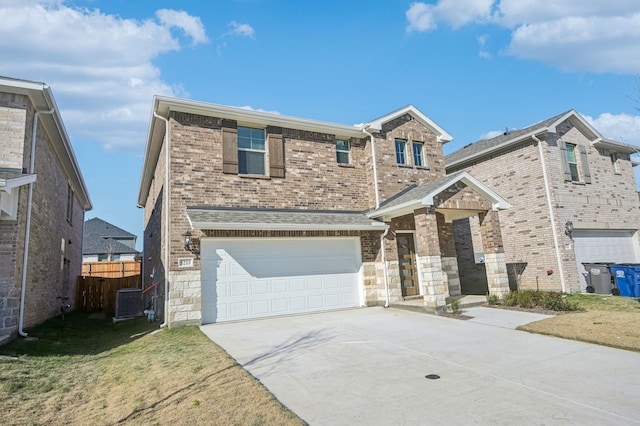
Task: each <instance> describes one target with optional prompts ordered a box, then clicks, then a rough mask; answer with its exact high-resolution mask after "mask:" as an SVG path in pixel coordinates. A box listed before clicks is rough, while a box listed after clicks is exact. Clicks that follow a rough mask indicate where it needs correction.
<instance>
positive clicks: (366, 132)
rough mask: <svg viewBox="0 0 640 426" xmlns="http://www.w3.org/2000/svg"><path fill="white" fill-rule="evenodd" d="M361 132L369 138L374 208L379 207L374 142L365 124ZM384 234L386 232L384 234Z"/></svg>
mask: <svg viewBox="0 0 640 426" xmlns="http://www.w3.org/2000/svg"><path fill="white" fill-rule="evenodd" d="M361 130H362V132H363V133H364V134H366V135H368V136H369V137H370V138H371V161H372V162H373V187H374V191H375V194H376V210H377V209H378V207H380V195H378V167H377V164H376V142H375V138H374V137H373V135H372V134H371V133H369V132H368V131H367V126H362V129H361ZM385 235H386V234H385Z"/></svg>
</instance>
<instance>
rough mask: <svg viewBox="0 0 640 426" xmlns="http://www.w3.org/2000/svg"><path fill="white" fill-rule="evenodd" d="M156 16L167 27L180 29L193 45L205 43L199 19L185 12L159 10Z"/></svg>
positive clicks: (205, 39)
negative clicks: (191, 40)
mask: <svg viewBox="0 0 640 426" xmlns="http://www.w3.org/2000/svg"><path fill="white" fill-rule="evenodd" d="M156 16H157V17H158V19H159V20H160V22H162V23H163V24H165V25H166V26H168V27H177V28H180V29H181V30H182V31H184V33H185V34H186V35H187V36H189V37H191V39H193V43H194V44H198V43H206V42H207V41H208V40H207V35H206V34H205V31H204V25H202V21H201V20H200V18H198V17H196V16H191V15H189V14H188V13H187V12H185V11H182V10H180V11H178V10H170V9H160V10H158V11H156Z"/></svg>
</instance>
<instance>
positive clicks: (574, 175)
mask: <svg viewBox="0 0 640 426" xmlns="http://www.w3.org/2000/svg"><path fill="white" fill-rule="evenodd" d="M567 163H569V172H570V173H571V180H572V181H579V180H580V173H578V159H577V157H576V146H575V145H572V144H569V143H568V144H567Z"/></svg>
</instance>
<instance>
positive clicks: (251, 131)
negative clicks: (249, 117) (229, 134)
mask: <svg viewBox="0 0 640 426" xmlns="http://www.w3.org/2000/svg"><path fill="white" fill-rule="evenodd" d="M238 173H240V174H248V175H264V174H265V136H264V129H255V128H252V127H238Z"/></svg>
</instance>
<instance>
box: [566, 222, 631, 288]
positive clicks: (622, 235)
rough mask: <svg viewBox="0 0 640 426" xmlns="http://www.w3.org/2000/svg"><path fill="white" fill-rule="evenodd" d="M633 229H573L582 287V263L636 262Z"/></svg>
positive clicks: (583, 283) (583, 284)
mask: <svg viewBox="0 0 640 426" xmlns="http://www.w3.org/2000/svg"><path fill="white" fill-rule="evenodd" d="M634 235H635V233H634V232H633V231H605V230H602V231H598V230H592V231H574V232H573V244H574V249H575V254H576V263H577V264H578V271H580V272H581V277H580V278H581V284H582V288H583V289H584V288H585V287H586V282H585V281H584V277H583V276H582V273H585V272H586V270H585V268H584V266H583V265H582V264H583V263H636V262H638V260H639V259H638V248H637V247H636V243H635V237H634Z"/></svg>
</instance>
